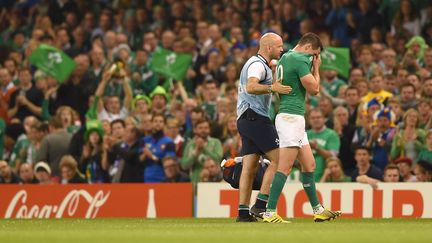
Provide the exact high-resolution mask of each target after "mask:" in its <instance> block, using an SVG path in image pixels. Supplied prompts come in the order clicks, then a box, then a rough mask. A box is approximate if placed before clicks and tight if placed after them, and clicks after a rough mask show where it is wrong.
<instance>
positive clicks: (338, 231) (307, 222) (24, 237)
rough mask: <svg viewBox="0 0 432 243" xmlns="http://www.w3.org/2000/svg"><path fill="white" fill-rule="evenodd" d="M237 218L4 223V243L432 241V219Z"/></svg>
mask: <svg viewBox="0 0 432 243" xmlns="http://www.w3.org/2000/svg"><path fill="white" fill-rule="evenodd" d="M234 221H235V220H234V219H92V220H85V219H57V220H56V219H50V220H35V219H33V220H0V242H1V243H8V242H11V243H19V242H29V243H39V242H44V243H48V242H61V243H66V242H73V243H84V242H92V243H94V242H103V243H109V242H116V243H128V242H146V243H147V242H149V243H150V242H169V243H174V242H186V243H195V242H197V243H198V242H200V243H201V242H202V243H206V242H218V243H231V242H232V243H240V242H247V243H253V242H260V243H264V242H307V243H310V242H362V243H372V242H432V220H431V219H344V218H340V219H337V220H335V221H332V222H323V223H314V222H312V219H293V220H292V223H291V224H284V225H281V224H278V225H276V224H265V223H262V222H258V223H236V222H234Z"/></svg>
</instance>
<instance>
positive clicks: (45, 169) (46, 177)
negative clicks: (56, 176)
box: [34, 161, 53, 185]
mask: <svg viewBox="0 0 432 243" xmlns="http://www.w3.org/2000/svg"><path fill="white" fill-rule="evenodd" d="M34 174H35V175H36V179H37V180H38V181H39V184H43V185H48V184H53V181H52V180H51V168H50V166H49V165H48V164H47V163H46V162H43V161H40V162H38V163H37V164H36V165H35V167H34Z"/></svg>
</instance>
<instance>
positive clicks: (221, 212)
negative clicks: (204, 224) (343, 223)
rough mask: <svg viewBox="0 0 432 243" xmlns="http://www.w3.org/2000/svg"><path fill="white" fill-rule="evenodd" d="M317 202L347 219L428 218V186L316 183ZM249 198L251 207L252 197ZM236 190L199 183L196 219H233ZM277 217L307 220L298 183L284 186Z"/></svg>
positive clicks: (431, 186) (431, 200)
mask: <svg viewBox="0 0 432 243" xmlns="http://www.w3.org/2000/svg"><path fill="white" fill-rule="evenodd" d="M317 192H318V198H319V199H320V201H321V202H322V203H323V204H324V205H325V206H326V207H328V208H331V209H333V210H341V211H342V213H343V214H342V217H347V218H432V183H406V182H404V183H378V188H376V189H373V188H372V187H371V186H369V185H367V184H360V183H317ZM257 193H258V192H256V191H254V193H253V195H252V197H251V205H252V204H253V203H255V199H256V194H257ZM238 198H239V194H238V190H236V189H232V188H231V186H230V185H228V184H225V183H199V184H198V196H197V205H196V212H197V213H196V216H197V217H198V218H227V217H236V216H237V208H238ZM277 210H278V213H279V215H281V216H283V217H289V218H293V217H294V218H297V217H311V216H312V209H311V206H310V203H309V200H308V198H307V195H306V193H305V192H304V190H303V187H302V185H301V184H300V183H288V184H286V185H285V187H284V189H283V191H282V194H281V197H280V198H279V202H278V207H277Z"/></svg>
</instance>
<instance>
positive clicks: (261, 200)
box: [255, 192, 269, 209]
mask: <svg viewBox="0 0 432 243" xmlns="http://www.w3.org/2000/svg"><path fill="white" fill-rule="evenodd" d="M268 199H269V195H266V194H261V192H260V193H258V197H257V200H256V202H255V207H257V208H264V209H265V208H266V205H267V202H268Z"/></svg>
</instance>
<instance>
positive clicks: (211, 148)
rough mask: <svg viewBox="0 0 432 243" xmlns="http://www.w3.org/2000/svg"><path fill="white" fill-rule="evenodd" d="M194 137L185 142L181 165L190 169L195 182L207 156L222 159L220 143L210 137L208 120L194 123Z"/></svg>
mask: <svg viewBox="0 0 432 243" xmlns="http://www.w3.org/2000/svg"><path fill="white" fill-rule="evenodd" d="M194 134H195V136H194V138H193V139H192V140H190V141H189V142H188V143H187V144H186V148H185V151H184V153H183V159H182V161H181V166H182V168H183V169H185V170H190V172H191V181H192V183H194V184H196V183H197V182H199V180H200V173H201V170H202V169H203V167H204V162H205V160H206V159H207V158H211V159H213V160H214V161H221V160H222V153H223V150H222V144H221V142H220V141H219V140H218V139H216V138H212V137H210V136H209V135H210V122H209V121H208V120H205V119H203V120H199V121H197V122H196V123H195V124H194Z"/></svg>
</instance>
